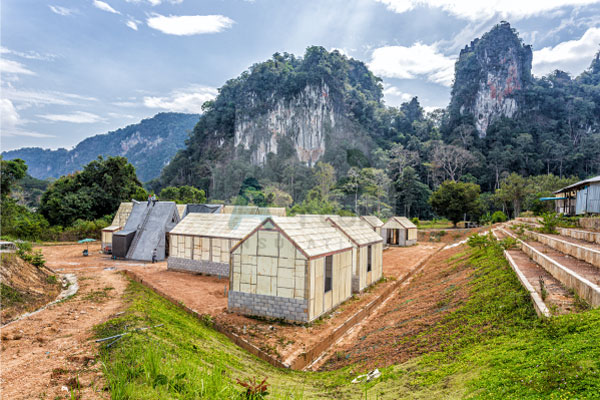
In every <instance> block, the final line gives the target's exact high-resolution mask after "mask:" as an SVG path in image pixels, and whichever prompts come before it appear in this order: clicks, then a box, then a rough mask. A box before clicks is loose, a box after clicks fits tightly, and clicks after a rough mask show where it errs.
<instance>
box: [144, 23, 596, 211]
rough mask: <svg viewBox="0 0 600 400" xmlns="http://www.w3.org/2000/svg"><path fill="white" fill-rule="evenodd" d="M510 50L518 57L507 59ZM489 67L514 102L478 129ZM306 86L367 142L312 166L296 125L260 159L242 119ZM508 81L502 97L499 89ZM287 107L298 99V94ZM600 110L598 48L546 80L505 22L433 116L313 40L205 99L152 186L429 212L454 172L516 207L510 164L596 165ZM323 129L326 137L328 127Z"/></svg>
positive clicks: (464, 61)
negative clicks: (391, 102)
mask: <svg viewBox="0 0 600 400" xmlns="http://www.w3.org/2000/svg"><path fill="white" fill-rule="evenodd" d="M507 54H508V55H511V57H513V58H512V59H510V60H508V62H507V57H508V56H507ZM510 62H512V66H511V65H509V63H510ZM515 69H518V71H517V72H515ZM490 73H491V74H495V75H494V76H495V79H496V81H497V82H498V83H499V85H504V86H505V87H503V88H496V87H491V86H492V85H491V84H490V85H488V86H490V87H488V88H487V89H486V90H488V91H492V95H494V96H496V97H495V98H494V100H496V101H505V102H506V101H513V100H514V104H516V105H515V106H514V112H513V113H512V114H511V116H510V117H507V116H503V115H500V116H498V117H497V118H492V117H493V116H492V117H490V123H489V125H488V126H486V131H485V132H483V134H481V133H479V132H478V131H477V127H478V124H477V118H480V117H481V116H479V117H478V116H476V115H474V113H477V112H479V111H478V110H477V109H476V106H477V105H476V104H475V103H474V100H473V99H474V98H475V97H476V96H477V94H478V91H481V85H479V84H478V82H479V81H480V80H481V79H485V77H486V76H488V74H490ZM310 85H317V86H319V87H327V88H329V90H330V91H329V96H330V97H331V99H332V100H331V101H332V103H333V108H334V112H335V113H336V115H342V116H343V117H344V118H348V119H349V120H351V121H352V122H353V123H354V124H355V126H356V127H358V128H357V130H356V132H357V133H356V134H357V135H360V134H366V135H367V137H368V140H366V141H365V143H367V147H366V148H365V147H363V148H361V147H360V146H356V147H348V146H347V145H346V143H345V142H343V141H341V142H337V143H327V141H326V151H325V154H324V156H323V157H322V158H321V160H320V161H321V162H320V163H319V164H317V165H316V166H310V167H309V166H307V165H306V164H304V163H301V162H300V161H299V160H298V157H297V155H296V150H295V149H294V143H293V140H294V138H295V135H296V133H295V132H294V131H293V130H290V131H289V132H283V133H281V134H280V135H279V136H278V139H277V140H278V145H277V152H276V153H275V152H272V153H270V154H268V156H267V159H266V162H265V163H263V164H260V165H256V164H255V163H252V162H251V161H250V158H249V156H248V154H247V151H246V149H244V148H242V147H241V146H237V147H236V146H235V144H234V140H233V139H234V136H235V130H236V120H239V119H243V118H246V119H252V118H256V117H257V116H258V115H260V114H261V113H263V114H264V113H267V112H269V111H270V110H271V109H272V108H273V107H274V106H275V103H276V101H277V100H282V99H283V100H284V101H289V100H290V99H294V98H295V97H294V96H298V94H299V93H300V92H301V91H302V90H303V89H304V88H306V87H307V86H310ZM325 85H326V86H325ZM500 89H503V90H504V92H503V93H502V96H503V97H500V96H499V95H498V94H497V93H496V91H499V90H500ZM498 99H500V100H498ZM507 99H508V100H507ZM284 104H289V105H290V106H289V107H290V108H293V107H296V106H295V105H294V102H293V101H290V102H289V103H284ZM474 104H475V105H474ZM510 104H512V103H510ZM510 104H509V105H510ZM461 109H462V110H463V111H460V110H461ZM465 109H466V110H467V111H466V112H465V111H464V110H465ZM599 116H600V53H599V54H597V55H596V56H595V58H594V59H593V60H592V63H591V65H590V67H589V69H588V70H586V71H585V72H584V73H582V74H581V75H580V76H578V77H576V78H572V77H571V76H569V74H567V73H565V72H562V71H555V72H554V73H552V74H550V75H548V76H544V77H542V78H539V79H538V78H535V77H533V76H532V74H531V48H530V47H529V46H526V45H524V44H523V43H522V40H521V39H520V38H519V36H518V34H517V32H516V31H515V30H514V29H512V28H510V25H508V23H501V24H499V25H497V26H496V27H494V28H493V29H492V30H491V31H490V32H488V33H487V34H485V35H484V36H483V37H482V38H481V39H477V40H475V41H473V42H472V43H471V46H468V47H467V48H465V50H464V51H463V52H461V57H460V58H459V60H458V61H457V63H456V71H455V82H454V86H453V90H452V101H451V103H450V105H449V107H448V108H447V109H445V110H441V109H439V110H436V111H434V112H432V113H425V112H424V111H423V108H422V107H421V105H420V104H419V101H418V99H417V98H416V97H415V98H413V99H412V100H411V101H409V102H406V103H404V104H402V105H401V106H400V107H389V106H386V105H385V104H384V101H383V95H382V84H381V80H380V79H379V78H377V77H376V76H374V75H373V74H372V73H371V72H370V71H369V70H368V68H367V67H366V66H365V64H364V63H362V62H360V61H357V60H354V59H352V58H348V57H346V56H344V55H342V54H340V53H339V52H337V51H332V52H328V51H326V50H325V49H323V48H322V47H309V48H308V49H307V51H306V53H305V55H304V56H303V57H302V58H300V57H295V56H293V55H290V54H283V55H282V54H275V55H274V56H273V58H272V59H270V60H268V61H265V62H263V63H258V64H255V65H253V66H252V67H251V68H250V69H249V70H248V71H246V72H244V73H243V74H242V75H241V76H240V77H238V78H236V79H232V80H230V81H228V82H227V83H226V84H225V85H224V86H223V87H222V88H221V89H220V91H219V95H218V96H217V98H216V99H215V100H214V101H210V102H207V103H206V104H205V106H204V114H203V116H202V117H201V119H200V121H199V122H198V124H197V125H196V127H195V128H194V131H193V133H192V135H191V137H190V138H189V139H188V141H187V142H186V148H185V149H183V150H182V151H180V152H179V153H178V154H177V156H176V157H175V158H174V160H173V161H172V162H171V164H170V165H168V166H167V167H166V168H165V169H164V170H163V173H162V175H161V177H160V178H159V179H158V180H155V181H153V182H151V184H150V187H152V188H154V189H160V188H162V187H165V186H169V185H175V186H177V185H183V184H186V185H192V186H195V187H197V188H200V189H203V190H204V191H205V192H206V193H207V195H208V198H209V199H211V200H215V201H217V200H219V201H224V202H230V201H232V202H237V203H242V204H243V203H247V202H251V203H256V204H264V202H265V199H266V198H267V196H268V193H271V194H273V193H277V196H275V197H277V198H278V199H281V201H280V204H278V205H286V206H287V205H289V204H293V205H295V206H296V207H297V208H298V209H301V210H303V211H306V207H303V206H301V205H302V204H305V205H306V204H307V203H310V202H331V203H332V204H331V205H325V206H323V210H332V209H333V210H335V209H346V210H349V211H351V212H355V213H372V212H380V213H383V215H389V214H392V213H395V214H400V215H407V216H410V217H414V216H417V217H420V218H430V217H432V216H434V211H433V209H432V208H431V205H430V203H429V202H428V199H429V198H430V196H431V193H432V191H435V190H436V189H437V188H438V187H439V186H440V185H441V184H442V182H444V181H446V180H450V181H453V182H458V181H461V182H470V183H474V184H477V185H479V187H480V191H481V192H482V194H483V198H485V199H487V200H486V201H485V202H484V203H485V204H484V206H483V208H482V209H481V210H480V211H478V214H482V213H484V214H485V213H486V212H492V211H493V210H494V209H498V208H500V209H504V210H505V211H507V212H512V211H513V210H514V207H515V205H514V204H513V203H512V202H503V201H501V200H499V199H498V197H497V196H496V197H493V196H492V195H493V193H494V192H495V191H496V190H499V189H500V188H501V186H502V183H503V182H504V181H505V180H507V179H508V177H509V176H510V175H511V173H516V174H518V175H521V176H537V175H553V176H557V177H559V178H561V179H562V178H570V179H562V180H561V179H559V181H557V182H554V183H555V185H560V184H562V183H564V182H567V181H568V182H571V181H573V180H576V179H578V178H585V177H588V176H592V175H597V174H599V173H600V129H599V128H600V117H599ZM323 130H324V133H325V135H326V136H327V134H328V132H329V131H328V130H327V127H325V128H323ZM324 170H326V171H328V174H325V176H324V174H323V171H324ZM249 180H251V181H253V182H254V184H253V190H254V191H259V192H261V194H260V195H259V196H256V197H255V198H254V197H249V196H247V195H245V194H244V192H245V191H246V190H247V189H246V187H245V185H246V183H247V182H248V181H249ZM557 188H558V187H557V186H552V185H541V186H540V185H537V186H535V187H533V186H532V187H531V188H530V189H531V191H535V192H540V193H541V192H544V193H548V192H549V191H551V190H555V189H557ZM272 197H273V195H272ZM492 197H493V199H492ZM275 203H277V202H276V201H275ZM517 211H519V210H518V209H517Z"/></svg>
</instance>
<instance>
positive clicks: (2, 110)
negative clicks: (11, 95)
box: [0, 99, 54, 138]
mask: <svg viewBox="0 0 600 400" xmlns="http://www.w3.org/2000/svg"><path fill="white" fill-rule="evenodd" d="M24 122H25V121H23V120H22V119H21V116H20V115H19V113H18V112H17V109H16V108H15V106H14V105H13V103H12V101H10V100H8V99H0V128H1V130H2V136H5V137H8V136H29V137H37V138H43V137H54V136H53V135H46V134H45V133H38V132H31V131H28V130H24V129H21V128H20V127H19V125H22V124H23V123H24Z"/></svg>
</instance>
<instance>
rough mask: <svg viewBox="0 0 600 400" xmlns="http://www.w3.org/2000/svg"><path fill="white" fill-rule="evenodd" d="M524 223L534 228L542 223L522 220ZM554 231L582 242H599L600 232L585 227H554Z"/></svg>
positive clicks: (539, 226)
mask: <svg viewBox="0 0 600 400" xmlns="http://www.w3.org/2000/svg"><path fill="white" fill-rule="evenodd" d="M522 223H523V224H525V225H529V226H531V227H534V228H541V227H542V226H543V225H542V224H538V223H533V222H522ZM556 231H557V232H558V234H559V235H561V236H564V237H567V238H571V239H577V240H580V241H582V242H587V243H593V244H599V245H600V232H595V231H590V230H587V229H577V228H556Z"/></svg>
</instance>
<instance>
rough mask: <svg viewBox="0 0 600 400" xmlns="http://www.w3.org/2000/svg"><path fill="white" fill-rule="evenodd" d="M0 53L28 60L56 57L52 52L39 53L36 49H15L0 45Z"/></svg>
mask: <svg viewBox="0 0 600 400" xmlns="http://www.w3.org/2000/svg"><path fill="white" fill-rule="evenodd" d="M0 54H11V55H14V56H18V57H21V58H25V59H28V60H53V59H55V58H56V56H55V55H54V54H40V53H38V52H37V51H27V52H23V51H16V50H11V49H9V48H6V47H4V46H0Z"/></svg>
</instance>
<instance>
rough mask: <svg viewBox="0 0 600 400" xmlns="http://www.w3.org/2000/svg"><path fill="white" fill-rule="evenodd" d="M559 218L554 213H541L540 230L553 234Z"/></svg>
mask: <svg viewBox="0 0 600 400" xmlns="http://www.w3.org/2000/svg"><path fill="white" fill-rule="evenodd" d="M559 222H560V218H559V217H558V216H557V215H556V214H555V213H545V214H543V215H542V225H544V226H543V227H541V228H540V232H542V233H550V234H554V233H557V232H556V226H557V225H558V224H559Z"/></svg>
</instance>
